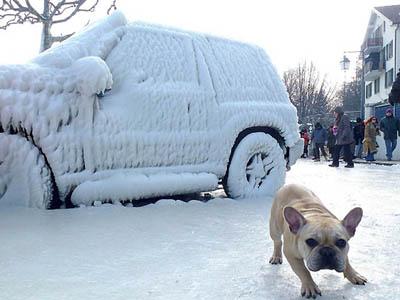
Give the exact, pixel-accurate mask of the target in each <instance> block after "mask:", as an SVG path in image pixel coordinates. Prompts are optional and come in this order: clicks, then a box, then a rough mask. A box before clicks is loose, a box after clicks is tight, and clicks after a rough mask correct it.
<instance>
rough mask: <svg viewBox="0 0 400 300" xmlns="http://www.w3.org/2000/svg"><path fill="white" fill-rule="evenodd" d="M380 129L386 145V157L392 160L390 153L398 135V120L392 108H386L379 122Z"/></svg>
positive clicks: (399, 132)
mask: <svg viewBox="0 0 400 300" xmlns="http://www.w3.org/2000/svg"><path fill="white" fill-rule="evenodd" d="M380 129H381V131H383V139H384V140H385V146H386V158H387V160H389V161H390V160H392V154H393V151H394V149H396V146H397V134H399V135H400V121H399V119H397V118H395V117H394V116H393V110H392V109H391V108H388V109H387V110H386V113H385V117H384V118H383V119H382V120H381V122H380Z"/></svg>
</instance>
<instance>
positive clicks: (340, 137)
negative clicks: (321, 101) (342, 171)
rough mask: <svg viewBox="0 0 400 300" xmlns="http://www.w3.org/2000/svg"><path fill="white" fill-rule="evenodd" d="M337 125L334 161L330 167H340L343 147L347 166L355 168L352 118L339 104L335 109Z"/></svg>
mask: <svg viewBox="0 0 400 300" xmlns="http://www.w3.org/2000/svg"><path fill="white" fill-rule="evenodd" d="M333 114H334V116H335V126H336V127H337V134H336V144H335V149H334V151H333V161H332V163H331V164H330V165H329V166H330V167H336V168H337V167H339V156H340V150H342V149H343V154H344V160H345V161H346V162H347V164H346V165H345V168H354V163H353V154H352V153H351V144H352V143H353V142H354V139H353V131H352V130H351V124H350V118H349V117H348V116H347V115H346V114H345V113H344V111H343V108H342V107H341V106H338V107H336V108H335V109H334V111H333Z"/></svg>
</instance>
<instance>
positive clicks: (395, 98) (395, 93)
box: [389, 72, 400, 106]
mask: <svg viewBox="0 0 400 300" xmlns="http://www.w3.org/2000/svg"><path fill="white" fill-rule="evenodd" d="M389 103H390V105H392V106H393V105H394V104H395V103H400V72H398V73H397V74H396V79H395V81H394V82H393V85H392V89H391V90H390V93H389Z"/></svg>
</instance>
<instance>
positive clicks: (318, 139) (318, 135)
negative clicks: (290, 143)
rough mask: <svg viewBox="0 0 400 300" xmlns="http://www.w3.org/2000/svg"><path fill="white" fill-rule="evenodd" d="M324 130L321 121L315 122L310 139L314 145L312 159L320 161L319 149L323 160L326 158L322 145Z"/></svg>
mask: <svg viewBox="0 0 400 300" xmlns="http://www.w3.org/2000/svg"><path fill="white" fill-rule="evenodd" d="M326 138H327V137H326V130H325V128H323V127H322V125H321V123H319V122H317V123H315V128H314V131H313V132H312V134H311V141H312V142H313V144H314V145H315V158H314V161H320V150H321V153H322V155H323V156H324V158H325V160H328V156H327V155H326V152H325V149H324V146H325V142H326Z"/></svg>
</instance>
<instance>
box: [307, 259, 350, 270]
mask: <svg viewBox="0 0 400 300" xmlns="http://www.w3.org/2000/svg"><path fill="white" fill-rule="evenodd" d="M307 267H308V269H309V270H310V271H312V272H317V271H319V270H335V271H336V272H343V271H344V265H343V264H341V263H340V262H338V261H326V260H324V259H321V260H319V261H316V262H307Z"/></svg>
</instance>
